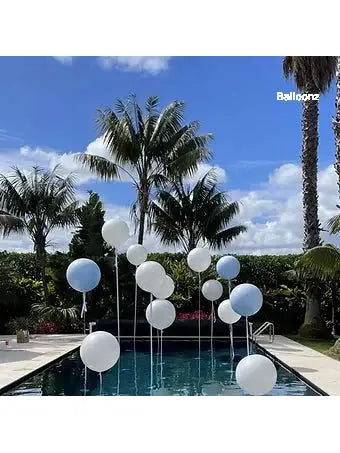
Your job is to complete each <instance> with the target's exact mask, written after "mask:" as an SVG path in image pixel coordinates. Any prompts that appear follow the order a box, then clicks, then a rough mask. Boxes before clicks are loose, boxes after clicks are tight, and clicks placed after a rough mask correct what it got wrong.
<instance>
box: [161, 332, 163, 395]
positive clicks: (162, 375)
mask: <svg viewBox="0 0 340 453" xmlns="http://www.w3.org/2000/svg"><path fill="white" fill-rule="evenodd" d="M161 387H163V330H161Z"/></svg>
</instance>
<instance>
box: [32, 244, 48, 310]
mask: <svg viewBox="0 0 340 453" xmlns="http://www.w3.org/2000/svg"><path fill="white" fill-rule="evenodd" d="M35 252H36V257H37V263H38V266H39V269H40V276H41V280H42V284H43V293H44V299H45V301H46V299H47V282H46V249H45V243H43V242H41V243H39V244H36V245H35Z"/></svg>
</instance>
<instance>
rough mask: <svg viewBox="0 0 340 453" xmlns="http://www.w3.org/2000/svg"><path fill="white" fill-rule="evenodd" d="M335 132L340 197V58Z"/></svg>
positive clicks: (334, 119)
mask: <svg viewBox="0 0 340 453" xmlns="http://www.w3.org/2000/svg"><path fill="white" fill-rule="evenodd" d="M333 131H334V138H335V165H334V167H335V172H336V174H337V176H338V192H339V195H340V57H338V58H337V67H336V96H335V118H333Z"/></svg>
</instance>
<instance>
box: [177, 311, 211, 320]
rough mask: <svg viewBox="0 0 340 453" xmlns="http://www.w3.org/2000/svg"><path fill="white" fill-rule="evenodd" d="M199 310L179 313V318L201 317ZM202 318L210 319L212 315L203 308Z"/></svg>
mask: <svg viewBox="0 0 340 453" xmlns="http://www.w3.org/2000/svg"><path fill="white" fill-rule="evenodd" d="M199 314H200V312H199V310H196V311H192V312H190V313H178V315H177V319H199ZM201 319H210V315H208V314H207V313H204V312H203V311H202V310H201Z"/></svg>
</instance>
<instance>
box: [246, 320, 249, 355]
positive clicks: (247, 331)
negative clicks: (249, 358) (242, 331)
mask: <svg viewBox="0 0 340 453" xmlns="http://www.w3.org/2000/svg"><path fill="white" fill-rule="evenodd" d="M246 335H247V355H249V330H248V316H246Z"/></svg>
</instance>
